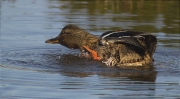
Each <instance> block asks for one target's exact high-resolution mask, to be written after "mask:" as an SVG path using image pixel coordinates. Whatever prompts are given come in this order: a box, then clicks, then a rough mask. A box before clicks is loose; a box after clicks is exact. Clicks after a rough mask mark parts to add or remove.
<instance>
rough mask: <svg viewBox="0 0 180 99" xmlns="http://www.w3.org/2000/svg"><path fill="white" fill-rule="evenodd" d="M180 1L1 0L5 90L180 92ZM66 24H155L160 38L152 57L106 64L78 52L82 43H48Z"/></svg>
mask: <svg viewBox="0 0 180 99" xmlns="http://www.w3.org/2000/svg"><path fill="white" fill-rule="evenodd" d="M178 3H179V1H161V2H160V1H147V2H146V1H144V2H140V1H130V2H128V1H127V2H126V1H125V2H119V1H108V0H107V1H106V2H105V1H98V0H95V1H88V0H83V1H68V0H67V1H64V0H53V1H52V0H2V1H1V14H0V16H1V28H0V29H1V35H0V56H1V58H0V60H1V61H0V98H1V99H119V98H122V99H132V98H137V99H146V98H157V99H162V98H163V99H164V98H165V99H166V98H167V99H170V98H172V99H174V98H175V99H176V98H180V94H179V93H180V77H179V75H180V65H179V64H180V50H179V47H180V43H179V40H180V35H179V22H180V20H179V14H178V11H179V7H178V6H177V5H176V4H178ZM99 4H101V5H99ZM158 4H159V5H158ZM112 5H113V6H112ZM132 5H133V6H132ZM172 6H173V7H172ZM126 7H127V8H126ZM141 7H142V9H140V8H141ZM165 8H166V10H163V9H165ZM148 11H151V13H146V12H148ZM172 12H173V13H174V15H172V14H171V13H172ZM67 24H76V25H78V26H79V27H81V28H83V29H85V30H87V31H88V32H90V33H92V34H94V35H101V33H103V32H105V31H107V30H114V29H135V30H142V31H146V32H150V33H152V34H154V35H156V36H157V38H158V46H157V50H156V52H155V54H154V59H155V62H154V65H153V66H150V67H143V68H142V67H135V68H119V67H107V66H105V65H104V64H102V63H101V62H97V61H93V60H90V59H82V58H79V56H78V54H79V51H78V50H71V49H68V48H65V47H63V46H61V45H52V44H46V43H44V42H45V40H47V39H49V38H53V37H55V36H57V35H58V34H59V33H60V31H61V29H62V28H63V27H64V26H65V25H67Z"/></svg>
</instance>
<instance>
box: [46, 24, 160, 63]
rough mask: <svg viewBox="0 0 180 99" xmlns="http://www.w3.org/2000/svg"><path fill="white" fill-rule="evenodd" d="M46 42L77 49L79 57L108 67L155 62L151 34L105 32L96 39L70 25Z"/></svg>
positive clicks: (154, 40) (154, 41)
mask: <svg viewBox="0 0 180 99" xmlns="http://www.w3.org/2000/svg"><path fill="white" fill-rule="evenodd" d="M45 43H51V44H61V45H63V46H65V47H67V48H71V49H80V51H81V53H80V57H85V58H92V59H94V60H97V61H101V62H102V63H104V64H105V65H107V66H145V65H150V64H153V62H154V59H153V54H154V52H155V50H156V46H157V38H156V36H154V35H152V34H150V33H146V32H139V31H132V30H113V31H107V32H105V33H102V35H100V36H99V37H97V36H95V35H92V34H90V33H89V32H87V31H85V30H83V29H81V28H79V27H78V26H76V25H72V24H70V25H67V26H65V27H64V28H63V29H62V31H61V32H60V34H59V35H58V36H57V37H55V38H52V39H48V40H46V41H45Z"/></svg>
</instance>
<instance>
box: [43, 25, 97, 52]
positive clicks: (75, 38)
mask: <svg viewBox="0 0 180 99" xmlns="http://www.w3.org/2000/svg"><path fill="white" fill-rule="evenodd" d="M89 38H94V39H97V37H96V36H94V35H92V34H89V33H88V32H86V31H85V30H83V29H81V28H79V27H78V26H76V25H67V26H65V27H64V28H63V29H62V31H61V32H60V34H59V35H58V36H57V37H55V38H51V39H48V40H46V41H45V43H50V44H61V45H63V46H65V47H67V48H72V49H81V47H82V46H83V45H88V43H89V41H88V39H89Z"/></svg>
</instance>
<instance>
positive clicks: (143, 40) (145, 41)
mask: <svg viewBox="0 0 180 99" xmlns="http://www.w3.org/2000/svg"><path fill="white" fill-rule="evenodd" d="M101 40H105V41H106V42H108V43H117V44H118V43H121V44H122V43H125V44H131V45H134V46H137V47H139V48H142V49H148V50H149V51H150V52H153V53H154V50H155V47H156V44H157V40H156V37H155V36H154V35H151V34H149V33H145V32H135V31H130V30H119V31H108V32H105V33H103V34H102V35H101V36H100V41H101Z"/></svg>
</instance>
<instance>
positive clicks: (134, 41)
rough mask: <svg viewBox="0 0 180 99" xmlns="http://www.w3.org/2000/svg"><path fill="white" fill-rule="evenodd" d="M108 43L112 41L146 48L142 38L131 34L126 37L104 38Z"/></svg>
mask: <svg viewBox="0 0 180 99" xmlns="http://www.w3.org/2000/svg"><path fill="white" fill-rule="evenodd" d="M106 39H107V40H108V42H109V43H114V44H118V43H120V44H122V43H125V44H131V45H134V46H137V47H140V48H142V49H146V46H145V44H143V43H144V42H143V38H138V37H131V36H126V37H108V38H106Z"/></svg>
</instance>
